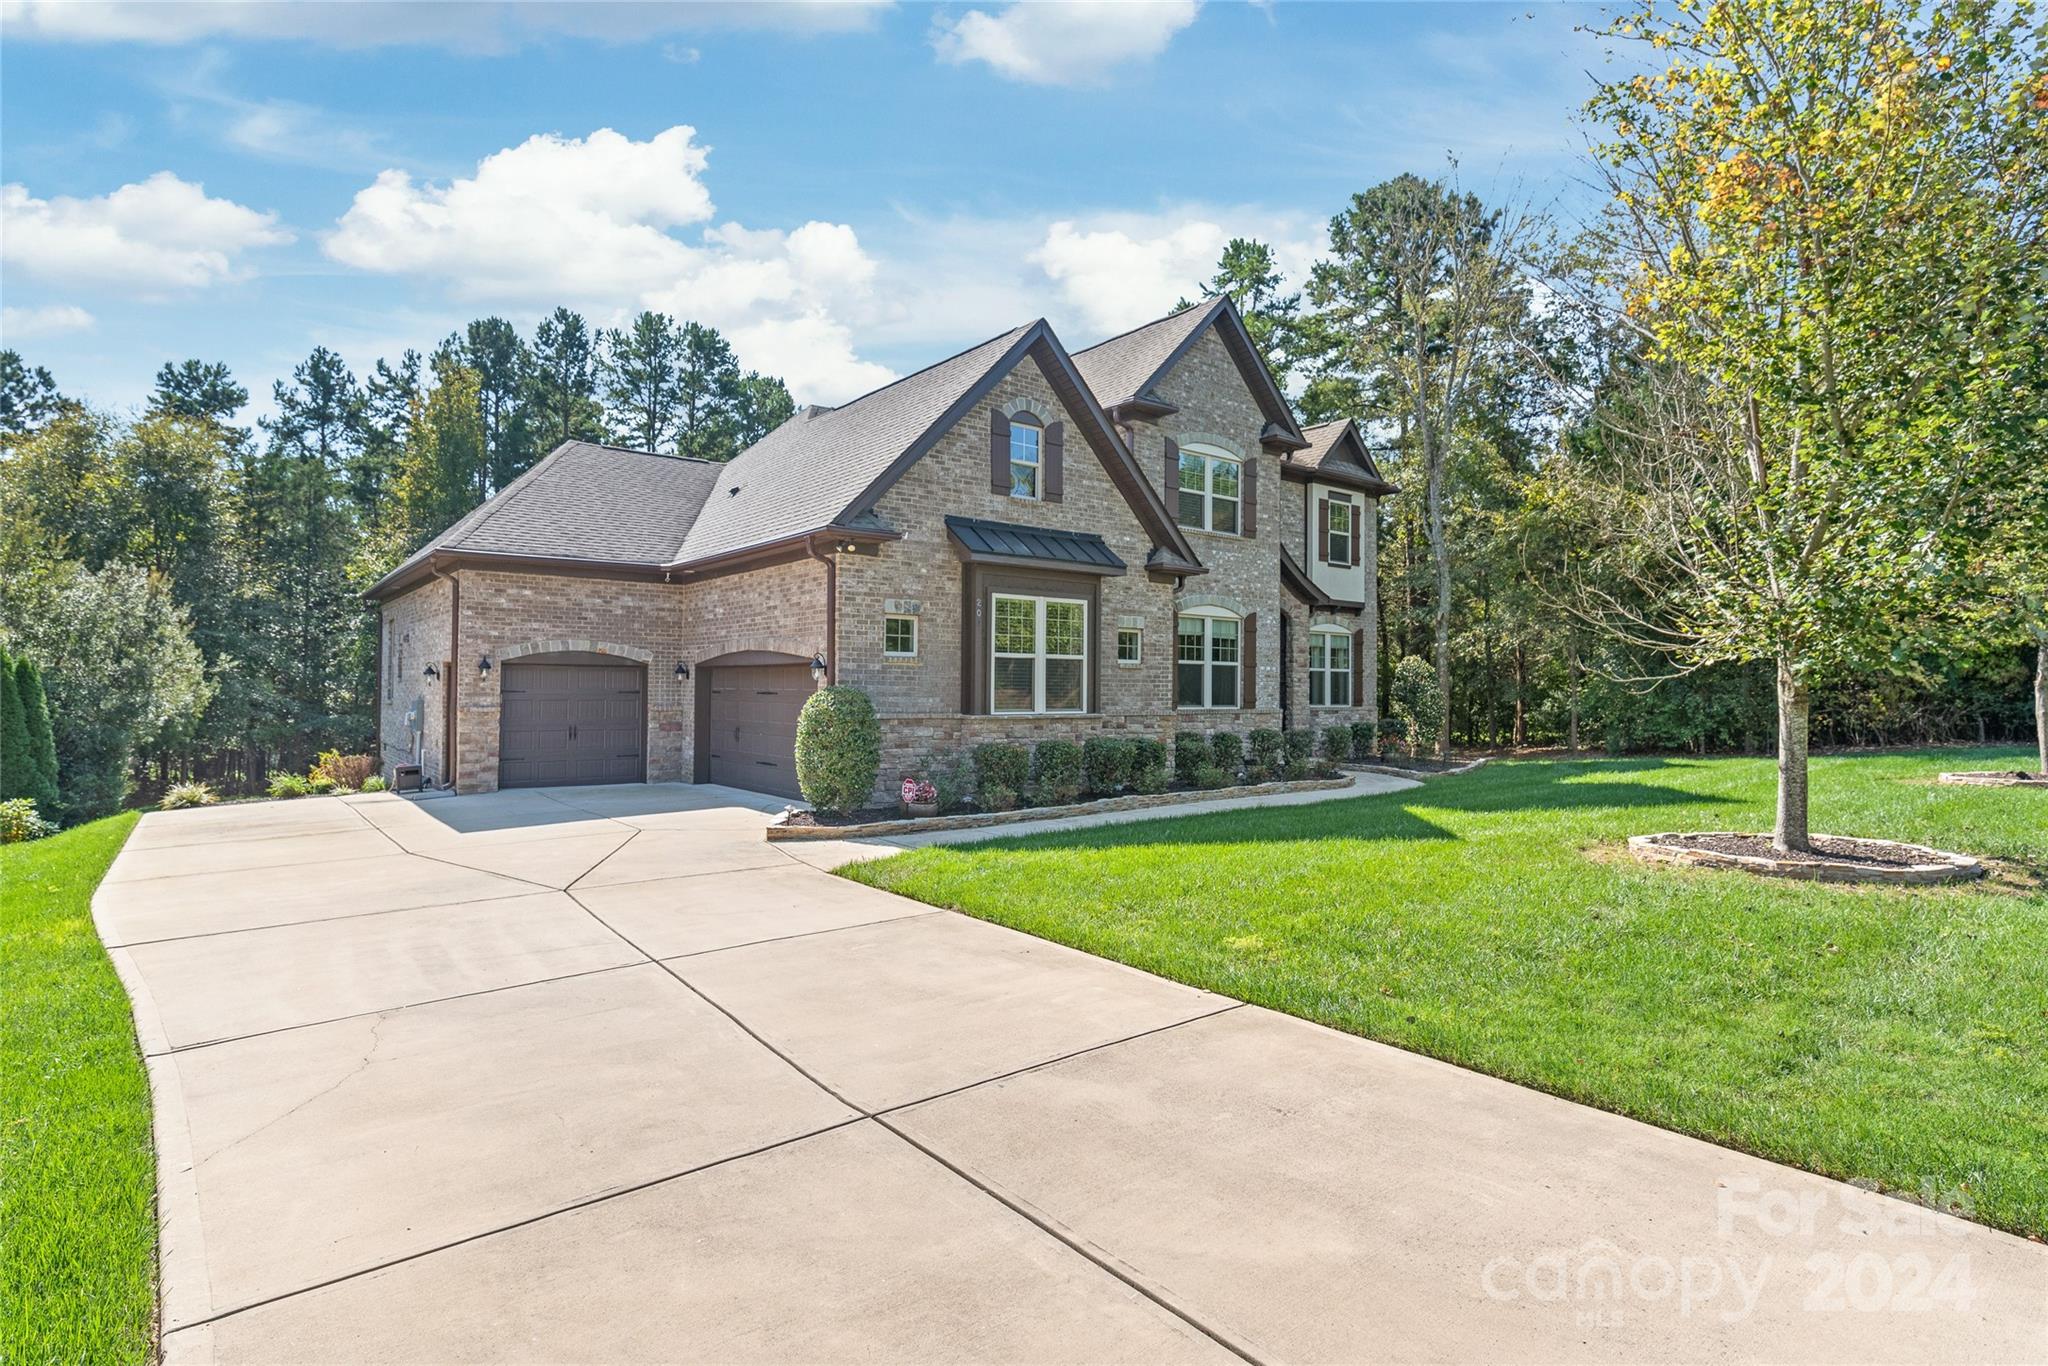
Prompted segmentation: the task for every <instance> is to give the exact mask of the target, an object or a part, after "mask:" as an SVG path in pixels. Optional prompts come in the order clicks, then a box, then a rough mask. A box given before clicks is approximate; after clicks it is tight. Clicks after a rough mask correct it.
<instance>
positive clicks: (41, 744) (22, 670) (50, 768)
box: [14, 655, 57, 820]
mask: <svg viewBox="0 0 2048 1366" xmlns="http://www.w3.org/2000/svg"><path fill="white" fill-rule="evenodd" d="M14 691H15V693H16V695H17V696H19V697H20V699H21V713H22V720H23V724H24V725H25V726H26V728H27V730H28V753H27V759H28V763H29V766H30V768H31V769H32V770H33V773H32V777H31V782H32V784H33V790H32V791H30V792H29V793H28V794H27V795H28V796H31V797H33V798H35V802H36V810H38V811H40V812H42V814H43V815H45V816H47V817H50V818H51V819H53V820H54V819H55V818H56V815H57V741H56V732H55V731H54V730H53V729H52V727H51V725H50V702H49V698H48V697H47V696H45V695H44V693H43V675H42V671H41V670H39V669H37V668H36V662H35V661H34V660H33V659H30V658H28V657H27V656H26V655H24V656H23V657H22V658H20V659H17V660H15V661H14Z"/></svg>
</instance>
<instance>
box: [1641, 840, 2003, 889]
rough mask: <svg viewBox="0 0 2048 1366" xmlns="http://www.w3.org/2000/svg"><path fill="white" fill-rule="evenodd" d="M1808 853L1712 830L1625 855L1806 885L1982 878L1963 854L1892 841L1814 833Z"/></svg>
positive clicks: (1979, 867)
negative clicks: (1792, 881) (1788, 880)
mask: <svg viewBox="0 0 2048 1366" xmlns="http://www.w3.org/2000/svg"><path fill="white" fill-rule="evenodd" d="M1808 843H1810V844H1811V845H1812V846H1813V848H1812V849H1811V850H1803V851H1794V850H1784V849H1775V848H1773V847H1772V846H1771V837H1770V836H1769V835H1749V834H1741V833H1738V832H1734V831H1726V830H1715V831H1705V832H1700V833H1692V834H1682V833H1667V834H1662V835H1631V836H1629V841H1628V847H1629V852H1630V853H1631V854H1634V855H1635V856H1636V857H1637V858H1639V859H1641V860H1643V861H1644V862H1646V863H1679V864H1688V865H1691V866H1693V867H1696V868H1736V869H1740V870H1741V871H1743V872H1746V873H1756V874H1758V875H1760V876H1763V877H1789V878H1798V879H1801V880H1804V881H1809V882H1878V883H1889V884H1892V885H1896V886H1916V885H1922V884H1926V883H1932V882H1960V881H1962V880H1964V879H1966V878H1973V877H1982V876H1983V874H1984V865H1983V863H1982V862H1981V861H1979V860H1977V859H1974V858H1972V857H1970V856H1969V855H1968V854H1952V853H1949V852H1947V851H1946V850H1942V849H1929V848H1928V847H1927V846H1925V845H1922V844H1901V843H1899V842H1898V841H1896V840H1867V839H1857V838H1854V837H1852V836H1848V835H1814V836H1812V837H1811V838H1810V839H1809V840H1808Z"/></svg>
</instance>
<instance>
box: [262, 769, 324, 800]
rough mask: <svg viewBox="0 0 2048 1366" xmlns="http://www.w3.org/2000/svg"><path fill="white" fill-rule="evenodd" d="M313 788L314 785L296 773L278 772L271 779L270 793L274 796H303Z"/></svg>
mask: <svg viewBox="0 0 2048 1366" xmlns="http://www.w3.org/2000/svg"><path fill="white" fill-rule="evenodd" d="M312 790H313V785H312V784H311V783H309V782H307V781H306V780H305V779H304V778H301V777H300V776H299V775H298V774H296V773H278V774H274V775H272V777H271V779H270V795H271V796H273V797H303V796H305V795H306V794H307V793H308V792H311V791H312Z"/></svg>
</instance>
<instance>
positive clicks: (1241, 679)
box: [1237, 612, 1259, 711]
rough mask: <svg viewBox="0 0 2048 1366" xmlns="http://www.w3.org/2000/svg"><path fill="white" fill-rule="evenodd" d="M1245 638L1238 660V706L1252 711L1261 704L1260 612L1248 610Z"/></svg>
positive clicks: (1240, 708)
mask: <svg viewBox="0 0 2048 1366" xmlns="http://www.w3.org/2000/svg"><path fill="white" fill-rule="evenodd" d="M1243 636H1244V639H1243V640H1242V641H1241V642H1240V645H1241V649H1240V650H1239V652H1238V656H1237V660H1238V664H1237V678H1238V683H1237V707H1238V710H1239V711H1251V710H1252V709H1254V708H1255V707H1257V706H1258V705H1259V614H1258V613H1257V612H1247V613H1246V614H1245V618H1244V631H1243Z"/></svg>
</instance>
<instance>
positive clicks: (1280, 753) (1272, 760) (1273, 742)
mask: <svg viewBox="0 0 2048 1366" xmlns="http://www.w3.org/2000/svg"><path fill="white" fill-rule="evenodd" d="M1245 739H1247V740H1249V741H1250V742H1251V766H1252V767H1253V768H1256V769H1260V770H1263V771H1264V772H1267V773H1274V772H1277V771H1279V768H1280V765H1281V764H1282V763H1283V762H1284V761H1285V754H1286V741H1284V740H1282V739H1281V738H1280V732H1279V731H1277V730H1274V729H1273V728H1272V727H1271V726H1260V727H1259V728H1258V729H1257V730H1255V731H1253V732H1251V734H1249V735H1247V736H1246V737H1245Z"/></svg>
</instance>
